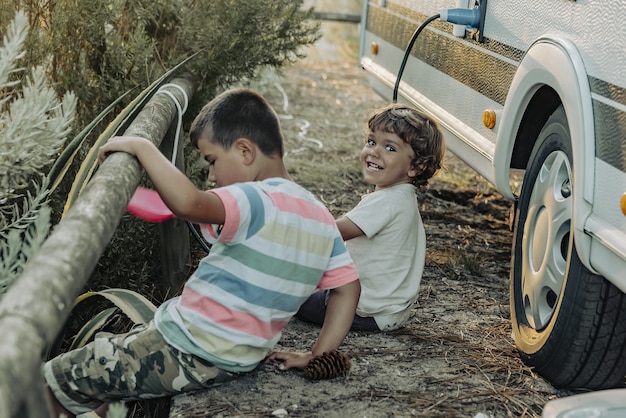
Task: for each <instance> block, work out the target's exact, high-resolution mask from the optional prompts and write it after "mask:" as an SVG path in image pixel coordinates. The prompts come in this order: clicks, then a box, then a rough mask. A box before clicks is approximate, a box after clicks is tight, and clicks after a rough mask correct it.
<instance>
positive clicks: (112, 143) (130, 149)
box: [98, 136, 152, 164]
mask: <svg viewBox="0 0 626 418" xmlns="http://www.w3.org/2000/svg"><path fill="white" fill-rule="evenodd" d="M146 143H147V144H146ZM145 145H152V143H151V142H150V141H148V140H147V139H145V138H141V137H138V136H115V137H113V138H111V139H109V141H108V142H107V143H106V144H104V145H103V146H102V147H100V149H99V150H98V161H99V162H100V164H102V162H103V161H104V160H105V159H106V157H107V156H108V155H109V154H111V153H112V152H117V151H123V152H126V153H128V154H131V155H135V156H137V152H138V151H137V150H138V149H139V147H141V146H145Z"/></svg>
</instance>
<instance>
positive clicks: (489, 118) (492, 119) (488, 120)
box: [483, 109, 496, 129]
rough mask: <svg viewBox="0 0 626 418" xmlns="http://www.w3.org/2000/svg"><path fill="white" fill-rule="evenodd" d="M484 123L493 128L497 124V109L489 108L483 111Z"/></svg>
mask: <svg viewBox="0 0 626 418" xmlns="http://www.w3.org/2000/svg"><path fill="white" fill-rule="evenodd" d="M483 125H485V126H486V127H487V128H489V129H493V127H494V126H496V111H495V110H493V109H487V110H485V111H484V112H483Z"/></svg>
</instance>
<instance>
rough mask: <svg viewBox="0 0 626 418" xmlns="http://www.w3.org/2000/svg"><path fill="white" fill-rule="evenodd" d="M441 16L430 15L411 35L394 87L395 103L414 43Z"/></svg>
mask: <svg viewBox="0 0 626 418" xmlns="http://www.w3.org/2000/svg"><path fill="white" fill-rule="evenodd" d="M439 17H440V15H439V13H437V14H436V15H433V16H431V17H429V18H428V19H426V20H425V21H424V22H423V23H422V24H421V25H420V26H419V28H417V29H416V30H415V32H414V33H413V36H411V41H410V42H409V45H408V46H407V47H406V50H405V51H404V58H403V59H402V64H400V69H399V70H398V77H396V85H395V86H394V87H393V102H394V103H397V102H398V88H399V87H400V79H401V78H402V73H403V72H404V67H405V66H406V62H407V60H408V59H409V55H411V50H412V49H413V45H414V44H415V40H416V39H417V37H418V36H419V34H420V33H421V32H422V30H423V29H424V28H425V27H426V26H427V25H428V24H429V23H431V22H432V21H433V20H435V19H439Z"/></svg>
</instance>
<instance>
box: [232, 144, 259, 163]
mask: <svg viewBox="0 0 626 418" xmlns="http://www.w3.org/2000/svg"><path fill="white" fill-rule="evenodd" d="M233 145H234V147H235V150H237V152H238V153H239V155H241V157H242V158H243V163H244V164H245V165H250V164H252V163H253V162H254V160H255V158H256V153H257V148H256V145H255V144H254V143H253V142H252V141H250V140H249V139H248V138H238V139H237V140H235V143H234V144H233Z"/></svg>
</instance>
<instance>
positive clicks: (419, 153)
mask: <svg viewBox="0 0 626 418" xmlns="http://www.w3.org/2000/svg"><path fill="white" fill-rule="evenodd" d="M367 128H368V129H369V130H370V131H382V132H388V133H392V134H395V135H398V137H399V138H400V139H402V140H403V141H404V142H405V143H407V144H410V145H411V148H413V152H414V153H415V157H413V161H412V162H411V163H412V164H413V166H414V167H415V168H416V169H417V170H418V174H417V176H415V177H414V178H413V180H412V181H411V183H412V184H413V185H414V186H415V187H417V188H419V187H423V186H426V185H428V180H429V179H430V178H431V177H432V176H434V175H435V173H436V172H437V171H438V170H439V169H441V168H442V164H443V156H444V153H445V148H446V145H445V140H444V138H443V134H442V133H441V131H440V130H439V126H438V125H437V123H436V122H435V121H434V120H432V119H430V118H429V117H427V116H426V115H424V114H423V113H422V112H420V111H418V110H417V109H414V108H412V107H409V106H407V105H404V104H399V103H392V104H389V105H387V106H385V107H383V108H381V109H378V110H376V111H374V112H373V113H372V114H371V115H370V117H369V119H368V121H367Z"/></svg>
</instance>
